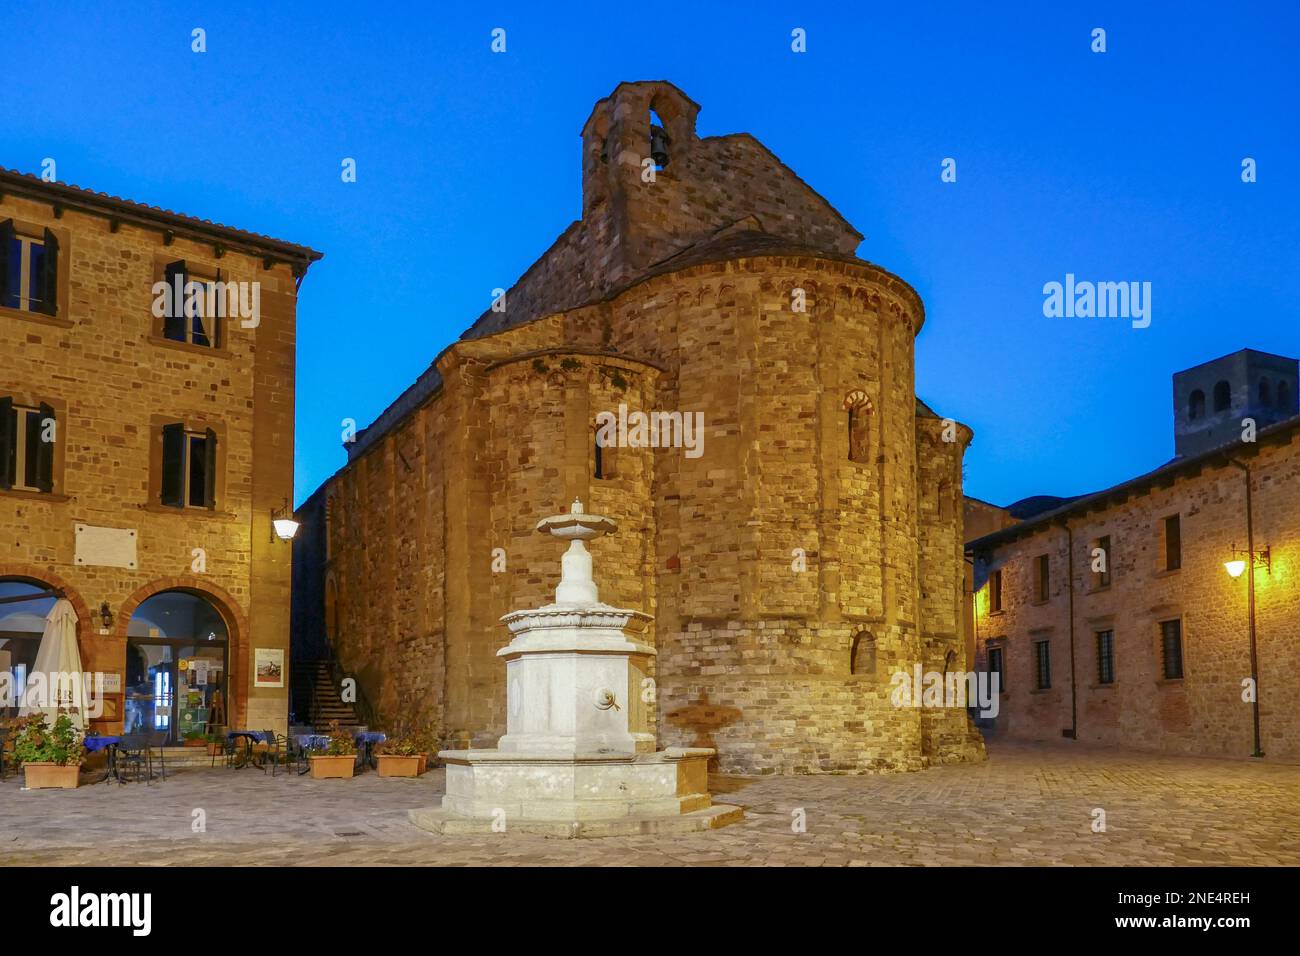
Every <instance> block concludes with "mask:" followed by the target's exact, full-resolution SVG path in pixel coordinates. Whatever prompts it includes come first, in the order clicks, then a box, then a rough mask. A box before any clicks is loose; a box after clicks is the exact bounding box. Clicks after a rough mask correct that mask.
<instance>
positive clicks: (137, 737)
mask: <svg viewBox="0 0 1300 956" xmlns="http://www.w3.org/2000/svg"><path fill="white" fill-rule="evenodd" d="M142 771H143V772H144V774H145V786H148V785H149V781H150V780H151V779H152V778H153V766H152V762H151V759H150V750H149V735H148V734H125V735H123V737H122V742H121V743H120V744H118V745H117V782H118V783H126V778H127V776H128V775H131V774H133V775H134V777H135V780H136V782H137V783H138V782H139V780H140V774H141V772H142Z"/></svg>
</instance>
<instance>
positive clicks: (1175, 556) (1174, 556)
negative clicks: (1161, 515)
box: [1165, 515, 1183, 571]
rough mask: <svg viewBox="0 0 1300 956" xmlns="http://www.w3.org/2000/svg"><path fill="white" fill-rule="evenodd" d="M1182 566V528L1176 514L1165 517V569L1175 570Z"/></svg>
mask: <svg viewBox="0 0 1300 956" xmlns="http://www.w3.org/2000/svg"><path fill="white" fill-rule="evenodd" d="M1182 566H1183V529H1182V522H1181V520H1180V518H1179V516H1178V515H1170V516H1169V517H1168V518H1166V519H1165V570H1166V571H1177V570H1178V569H1179V568H1181V567H1182Z"/></svg>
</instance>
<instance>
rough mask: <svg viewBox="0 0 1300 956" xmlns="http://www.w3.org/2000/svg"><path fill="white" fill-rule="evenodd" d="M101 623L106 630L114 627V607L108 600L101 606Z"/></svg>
mask: <svg viewBox="0 0 1300 956" xmlns="http://www.w3.org/2000/svg"><path fill="white" fill-rule="evenodd" d="M99 623H100V626H101V627H103V628H104V630H106V631H109V630H112V629H113V609H112V608H110V607H109V606H108V602H107V601H105V602H104V603H103V604H101V605H100V606H99Z"/></svg>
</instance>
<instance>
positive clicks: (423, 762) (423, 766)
mask: <svg viewBox="0 0 1300 956" xmlns="http://www.w3.org/2000/svg"><path fill="white" fill-rule="evenodd" d="M428 769H429V755H428V754H420V769H419V771H418V772H417V773H424V772H425V771H426V770H428Z"/></svg>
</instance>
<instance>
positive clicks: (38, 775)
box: [23, 763, 81, 790]
mask: <svg viewBox="0 0 1300 956" xmlns="http://www.w3.org/2000/svg"><path fill="white" fill-rule="evenodd" d="M80 772H81V767H80V766H79V765H78V764H75V763H70V764H68V765H67V766H66V767H60V766H59V765H58V764H56V763H25V764H23V773H24V775H25V776H26V778H27V789H28V790H44V789H56V790H75V789H77V774H79V773H80Z"/></svg>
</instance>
